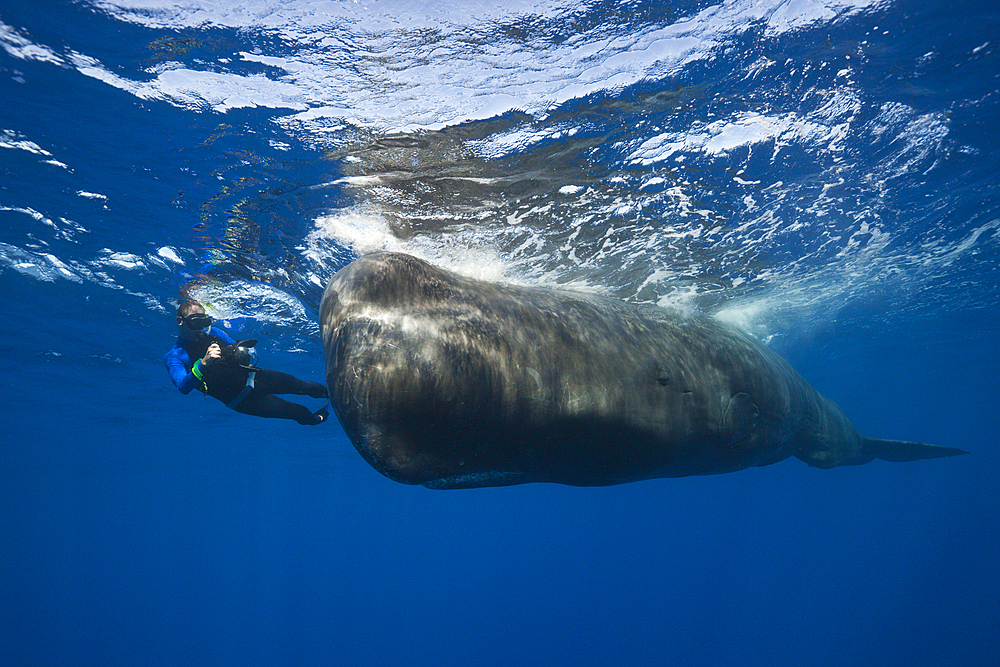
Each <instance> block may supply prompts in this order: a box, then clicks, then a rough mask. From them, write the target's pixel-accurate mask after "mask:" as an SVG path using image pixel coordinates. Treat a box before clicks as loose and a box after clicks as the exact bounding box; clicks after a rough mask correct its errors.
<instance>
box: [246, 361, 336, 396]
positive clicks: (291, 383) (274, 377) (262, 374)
mask: <svg viewBox="0 0 1000 667" xmlns="http://www.w3.org/2000/svg"><path fill="white" fill-rule="evenodd" d="M254 386H256V387H259V388H260V390H261V391H262V392H263V393H265V394H298V395H300V396H311V397H312V398H327V391H326V385H325V384H320V383H319V382H306V381H305V380H300V379H298V378H297V377H295V376H294V375H289V374H288V373H282V372H281V371H272V370H269V369H267V368H261V369H259V370H258V371H257V374H256V375H255V377H254Z"/></svg>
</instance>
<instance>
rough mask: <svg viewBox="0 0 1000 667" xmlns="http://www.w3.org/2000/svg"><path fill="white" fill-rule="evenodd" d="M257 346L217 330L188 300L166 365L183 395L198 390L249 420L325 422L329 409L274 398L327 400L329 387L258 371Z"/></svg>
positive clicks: (181, 308) (179, 315)
mask: <svg viewBox="0 0 1000 667" xmlns="http://www.w3.org/2000/svg"><path fill="white" fill-rule="evenodd" d="M256 344H257V341H255V340H248V341H241V342H239V343H237V342H236V341H234V340H233V339H232V338H231V337H230V336H229V335H228V334H227V333H226V332H225V331H223V330H222V329H220V328H218V327H214V326H212V318H211V317H210V316H209V315H206V314H205V309H204V307H202V305H201V304H200V303H198V302H197V301H185V302H183V303H182V304H181V305H180V306H178V308H177V343H176V344H174V346H173V348H171V350H170V351H169V352H167V354H166V355H164V357H163V363H164V365H166V367H167V372H168V373H170V379H171V380H173V382H174V385H175V386H176V387H177V388H178V389H179V390H180V392H181V393H182V394H188V393H190V392H191V390H192V389H198V390H199V391H201V392H202V393H204V394H206V395H208V396H211V397H212V398H216V399H218V400H220V401H222V402H223V403H225V405H226V407H228V408H232V409H233V410H236V411H237V412H242V413H243V414H246V415H256V416H258V417H272V418H278V419H294V420H295V421H297V422H298V423H300V424H304V425H307V426H315V425H316V424H322V423H323V422H325V421H326V420H327V418H328V417H329V416H330V413H329V411H328V410H327V409H326V407H323V408H322V409H320V410H319V411H317V412H315V413H314V412H310V411H309V409H308V408H307V407H305V406H304V405H299V404H298V403H292V402H291V401H286V400H284V399H283V398H278V397H277V396H275V394H298V395H301V396H310V397H312V398H327V389H326V386H325V385H323V384H320V383H319V382H305V381H304V380H300V379H298V378H296V377H293V376H291V375H289V374H287V373H281V372H279V371H272V370H268V369H266V368H258V367H257V366H256V365H255V364H256V361H257V353H256V351H255V350H254V345H256ZM192 359H193V360H194V361H193V362H192Z"/></svg>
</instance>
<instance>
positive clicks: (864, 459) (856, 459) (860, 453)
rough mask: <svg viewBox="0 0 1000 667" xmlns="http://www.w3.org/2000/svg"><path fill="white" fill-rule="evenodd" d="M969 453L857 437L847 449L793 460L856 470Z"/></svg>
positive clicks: (816, 452)
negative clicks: (876, 464) (874, 464)
mask: <svg viewBox="0 0 1000 667" xmlns="http://www.w3.org/2000/svg"><path fill="white" fill-rule="evenodd" d="M968 453H969V452H967V451H965V450H964V449H958V448H957V447H941V446H938V445H927V444H924V443H922V442H906V441H904V440H882V439H881V438H866V437H864V436H860V440H855V441H854V443H853V444H852V446H850V447H848V448H830V449H827V448H823V449H819V450H813V451H807V452H800V453H799V454H797V455H796V456H797V457H798V458H799V459H800V460H802V461H805V462H806V463H808V464H809V465H811V466H813V467H816V468H823V469H829V468H836V467H838V466H859V465H862V464H865V463H868V462H869V461H873V460H875V459H881V460H883V461H893V462H897V463H901V462H903V461H919V460H920V459H939V458H943V457H945V456H958V455H960V454H968Z"/></svg>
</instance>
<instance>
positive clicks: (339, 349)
mask: <svg viewBox="0 0 1000 667" xmlns="http://www.w3.org/2000/svg"><path fill="white" fill-rule="evenodd" d="M320 326H321V329H322V337H323V348H324V353H325V356H326V378H327V384H328V387H329V391H330V401H331V404H332V407H333V409H334V412H335V413H336V415H337V418H338V419H339V420H340V423H341V425H342V426H343V428H344V431H345V432H346V433H347V435H348V437H349V438H350V440H351V442H352V443H353V444H354V446H355V447H356V448H357V450H358V452H359V453H360V454H361V455H362V456H363V457H364V458H365V460H366V461H368V463H369V464H370V465H371V466H372V467H374V468H375V469H376V470H378V471H379V472H381V473H383V474H384V475H386V476H387V477H389V478H390V479H393V480H396V481H398V482H403V483H407V484H423V485H425V486H428V487H431V488H469V487H479V486H500V485H509V484H520V483H525V482H557V483H561V484H572V485H578V486H601V485H609V484H621V483H624V482H632V481H637V480H643V479H649V478H656V477H681V476H686V475H707V474H715V473H725V472H733V471H736V470H741V469H744V468H747V467H750V466H763V465H769V464H771V463H776V462H778V461H781V460H783V459H785V458H788V457H790V456H795V457H798V458H799V459H801V460H803V461H806V462H807V463H809V464H810V465H813V466H817V467H820V468H832V467H834V466H839V465H856V464H860V463H866V462H868V461H871V460H872V459H873V458H883V459H886V460H894V461H909V460H915V459H920V458H934V457H940V456H951V455H954V454H961V453H965V452H964V451H963V450H958V449H953V448H948V447H936V446H933V445H924V444H921V443H907V442H898V441H890V440H877V439H873V438H865V437H864V436H862V435H861V434H860V433H858V431H857V430H855V429H854V427H853V426H851V424H850V422H849V421H848V420H847V418H846V417H845V416H844V414H843V412H842V411H841V410H840V408H838V407H837V406H836V405H835V404H834V403H833V402H832V401H830V400H828V399H826V398H824V397H823V396H821V395H820V394H819V393H818V392H817V391H816V390H814V389H813V388H812V387H811V386H810V385H809V384H808V383H807V382H806V381H805V380H804V379H803V378H802V377H801V376H800V375H799V374H798V373H796V372H795V370H794V369H792V367H791V366H790V365H789V364H788V363H786V362H785V361H784V360H783V359H781V358H780V357H779V356H778V355H777V354H775V353H774V352H772V351H771V350H770V349H768V348H767V347H765V346H763V345H761V344H760V343H758V342H757V341H755V340H753V339H752V338H750V337H748V336H746V335H744V334H742V333H740V332H738V331H736V330H734V329H732V328H730V327H728V326H727V325H725V324H723V323H721V322H719V321H717V320H715V319H713V318H710V317H706V316H701V315H685V314H681V313H676V312H673V311H670V310H665V309H661V308H654V307H643V306H635V305H630V304H625V303H622V302H619V301H615V300H613V299H608V298H602V297H597V296H591V295H586V294H579V293H574V292H568V291H561V290H554V289H545V288H535V287H523V286H513V285H503V284H494V283H489V282H484V281H480V280H475V279H471V278H467V277H463V276H460V275H458V274H455V273H452V272H450V271H447V270H445V269H442V268H439V267H436V266H433V265H431V264H429V263H427V262H425V261H423V260H420V259H418V258H415V257H412V256H409V255H405V254H401V253H390V252H378V253H373V254H370V255H366V256H363V257H361V258H359V259H357V260H356V261H354V262H353V263H351V264H350V265H348V266H347V267H345V268H344V269H342V270H341V271H339V272H338V273H337V274H336V275H335V276H334V277H333V278H332V279H331V280H330V283H329V284H328V286H327V288H326V291H325V292H324V294H323V300H322V304H321V308H320Z"/></svg>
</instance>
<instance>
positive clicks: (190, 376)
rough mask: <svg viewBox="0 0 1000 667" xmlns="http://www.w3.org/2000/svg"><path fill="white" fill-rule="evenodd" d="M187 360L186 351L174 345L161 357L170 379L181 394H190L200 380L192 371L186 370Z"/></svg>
mask: <svg viewBox="0 0 1000 667" xmlns="http://www.w3.org/2000/svg"><path fill="white" fill-rule="evenodd" d="M189 361H190V359H189V358H188V354H187V351H186V350H185V349H184V348H183V347H180V346H176V347H174V348H173V349H171V350H170V351H169V352H167V354H166V355H164V357H163V365H164V366H166V367H167V373H169V374H170V379H171V380H173V383H174V386H175V387H177V388H178V389H179V390H180V392H181V393H182V394H190V393H191V390H192V389H194V388H195V387H197V386H198V385H199V384H200V382H201V381H200V380H199V379H198V378H197V377H195V375H194V373H192V372H190V371H188V369H187V364H188V362H189Z"/></svg>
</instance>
